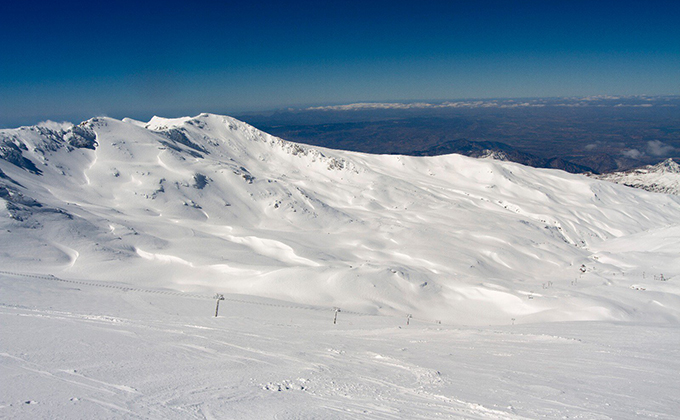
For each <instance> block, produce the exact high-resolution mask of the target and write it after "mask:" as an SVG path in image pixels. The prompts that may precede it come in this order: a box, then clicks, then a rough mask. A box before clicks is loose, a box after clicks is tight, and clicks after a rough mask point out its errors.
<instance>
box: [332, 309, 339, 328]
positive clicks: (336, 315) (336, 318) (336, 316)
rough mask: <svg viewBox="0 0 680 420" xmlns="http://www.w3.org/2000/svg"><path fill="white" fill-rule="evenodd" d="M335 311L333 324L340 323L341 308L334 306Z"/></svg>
mask: <svg viewBox="0 0 680 420" xmlns="http://www.w3.org/2000/svg"><path fill="white" fill-rule="evenodd" d="M333 310H334V311H335V314H334V315H333V325H335V324H337V323H338V312H340V308H333Z"/></svg>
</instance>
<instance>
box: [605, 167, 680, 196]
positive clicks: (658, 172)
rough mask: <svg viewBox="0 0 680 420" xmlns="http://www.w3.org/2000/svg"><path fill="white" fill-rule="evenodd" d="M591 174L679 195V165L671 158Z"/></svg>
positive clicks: (610, 180) (629, 184) (619, 182)
mask: <svg viewBox="0 0 680 420" xmlns="http://www.w3.org/2000/svg"><path fill="white" fill-rule="evenodd" d="M592 176H593V178H597V179H602V180H605V181H609V182H615V183H617V184H623V185H626V186H629V187H633V188H640V189H643V190H646V191H652V192H658V193H664V194H674V195H680V165H678V163H677V162H675V161H674V160H673V159H666V160H665V161H663V162H660V163H658V164H656V165H647V166H645V167H642V168H638V169H633V170H630V171H624V172H612V173H608V174H602V175H592Z"/></svg>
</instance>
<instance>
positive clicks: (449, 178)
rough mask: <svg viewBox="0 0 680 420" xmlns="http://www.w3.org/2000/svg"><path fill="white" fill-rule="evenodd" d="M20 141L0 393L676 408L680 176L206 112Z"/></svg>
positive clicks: (402, 408)
mask: <svg viewBox="0 0 680 420" xmlns="http://www.w3.org/2000/svg"><path fill="white" fill-rule="evenodd" d="M0 142H1V143H2V144H0V157H2V159H0V170H2V172H0V184H1V186H2V189H1V190H0V192H2V195H0V200H1V201H2V203H3V204H4V205H5V208H6V210H5V211H4V212H3V214H2V217H0V224H1V226H0V232H1V234H2V242H0V270H1V271H2V272H3V273H2V274H0V292H1V294H0V305H1V306H0V313H1V320H2V323H1V325H2V327H1V328H2V337H3V338H2V350H0V353H1V354H0V363H1V364H0V368H1V369H2V372H3V374H2V382H3V383H5V384H8V383H9V384H12V386H10V387H7V386H4V388H3V390H2V391H1V393H0V396H1V399H0V407H2V408H0V416H7V417H24V418H53V417H65V418H106V417H129V418H137V417H142V418H147V417H150V418H272V417H273V418H353V417H365V418H437V417H441V418H540V417H548V418H563V417H565V418H566V417H569V418H579V416H581V417H580V418H636V417H642V418H644V417H649V418H673V416H675V415H676V414H677V409H678V407H679V406H680V400H678V398H677V397H676V395H680V392H678V391H680V390H678V385H677V380H676V379H677V375H678V373H679V372H680V369H678V367H679V366H678V362H677V360H680V359H678V357H677V356H678V350H677V349H678V348H680V346H678V344H680V343H678V341H679V339H678V337H679V336H680V334H678V333H679V332H680V330H679V329H678V320H679V319H680V297H679V294H680V287H679V286H678V280H679V279H680V277H678V271H679V270H680V264H679V263H680V258H679V257H678V256H679V255H680V199H679V198H678V197H675V196H670V195H664V194H652V193H647V192H644V191H639V190H634V189H630V188H627V187H623V186H619V185H615V184H610V183H606V182H603V181H598V180H594V179H589V178H586V177H584V176H579V175H571V174H567V173H564V172H560V171H555V170H538V169H533V168H528V167H523V166H520V165H517V164H513V163H507V162H498V161H493V160H486V159H484V160H475V159H471V158H466V157H462V156H458V155H450V156H439V157H431V158H422V157H405V156H377V155H365V154H357V153H350V152H340V151H332V150H327V149H319V148H310V147H307V146H302V145H298V144H294V143H289V142H285V141H283V140H281V139H278V138H275V137H272V136H269V135H267V134H265V133H262V132H260V131H258V130H256V129H255V128H253V127H250V126H248V125H247V124H244V123H242V122H240V121H237V120H234V119H231V118H228V117H223V116H217V115H210V114H202V115H200V116H198V117H195V118H180V119H173V120H168V119H162V118H157V117H156V118H154V119H152V120H151V121H150V122H149V123H148V124H147V123H143V122H138V121H133V120H123V121H117V120H114V119H110V118H96V119H92V120H89V121H87V122H85V123H83V124H81V125H80V126H76V127H73V126H69V125H57V124H45V125H42V126H39V127H26V128H22V129H17V130H0ZM35 273H37V274H44V275H45V274H47V275H53V276H56V277H55V278H52V277H49V276H46V277H45V276H39V277H26V276H21V275H19V274H35ZM60 280H67V281H60ZM105 286H108V287H105ZM160 292H164V293H160ZM216 292H219V293H225V294H226V297H228V298H229V299H227V301H224V302H223V303H222V309H221V316H220V317H218V318H211V316H212V315H213V313H212V312H213V311H214V303H215V301H213V300H211V299H209V297H210V296H212V295H214V294H215V293H216ZM201 296H203V297H205V298H203V299H201V298H200V297H201ZM239 296H240V297H239ZM230 299H231V300H230ZM272 299H276V300H272ZM262 303H269V304H270V305H262ZM272 305H274V306H272ZM293 307H296V308H297V309H295V308H293ZM333 307H340V308H341V311H342V312H340V313H339V314H338V315H339V320H340V322H339V323H338V324H337V325H333V324H332V318H333V310H332V308H333ZM408 314H411V315H412V316H413V319H412V320H411V321H410V324H411V325H409V326H408V327H407V326H406V319H407V318H406V317H407V315H408ZM553 321H559V322H553ZM573 321H589V322H573ZM439 322H441V323H439ZM513 324H514V325H513ZM473 325H474V326H480V327H479V329H476V328H472V327H470V326H473ZM489 325H493V326H491V327H490V326H489ZM482 326H484V327H482ZM400 327H401V328H400ZM30 402H32V403H30Z"/></svg>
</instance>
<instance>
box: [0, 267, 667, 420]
mask: <svg viewBox="0 0 680 420" xmlns="http://www.w3.org/2000/svg"><path fill="white" fill-rule="evenodd" d="M108 285H110V282H101V283H99V284H98V285H97V284H96V283H94V282H91V283H90V284H82V283H70V282H59V281H53V280H49V279H43V278H34V277H23V276H9V275H5V274H1V273H0V290H2V293H1V294H0V328H1V329H2V334H1V335H0V340H1V342H2V348H1V349H0V381H1V383H2V386H1V387H0V417H2V418H12V419H31V420H33V419H56V418H66V419H76V420H77V419H428V420H429V419H487V420H488V419H503V420H508V419H509V420H519V419H543V418H545V419H565V418H569V419H616V420H626V419H664V420H670V419H675V418H677V408H678V406H679V405H680V398H679V397H678V396H680V384H679V383H678V381H677V373H678V371H680V357H678V356H680V354H679V353H680V334H678V328H677V325H668V324H665V325H664V324H658V323H656V324H649V323H630V322H628V323H613V322H576V323H574V322H563V323H535V324H521V325H505V326H495V327H488V326H487V327H476V328H469V327H459V326H451V325H446V324H441V325H439V324H434V323H425V322H422V321H418V320H411V323H410V325H409V326H406V323H405V320H406V318H405V317H401V316H400V317H398V318H395V317H388V316H361V315H356V314H348V313H343V312H341V313H340V314H339V316H338V323H337V325H333V323H332V317H333V312H332V311H330V310H326V311H320V310H314V309H313V308H311V309H305V308H302V307H299V306H298V307H295V305H291V304H289V303H286V302H278V301H271V300H267V299H262V298H260V299H257V298H247V299H244V298H243V297H241V296H230V295H227V296H226V297H227V299H228V300H226V301H224V302H223V303H222V304H221V305H220V316H219V317H218V318H214V317H213V311H214V301H213V300H210V299H200V298H197V297H192V296H184V297H182V296H181V295H177V294H172V293H170V292H164V291H162V290H158V291H156V292H154V293H152V292H151V291H146V292H145V291H141V290H132V289H126V290H121V289H115V288H110V287H104V286H108ZM246 301H249V302H251V303H246Z"/></svg>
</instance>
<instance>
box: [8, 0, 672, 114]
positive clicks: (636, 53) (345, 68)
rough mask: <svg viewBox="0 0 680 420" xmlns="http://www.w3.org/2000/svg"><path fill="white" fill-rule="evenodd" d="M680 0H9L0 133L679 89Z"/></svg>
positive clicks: (663, 92)
mask: <svg viewBox="0 0 680 420" xmlns="http://www.w3.org/2000/svg"><path fill="white" fill-rule="evenodd" d="M5 3H11V4H5ZM192 3H193V4H192ZM679 3H680V2H676V1H653V0H648V1H596V0H591V1H572V0H570V1H510V0H508V1H485V0H466V1H455V0H452V1H425V0H421V1H415V0H412V1H408V2H407V1H399V0H393V1H373V2H370V1H344V2H343V1H336V2H323V1H308V2H307V1H288V2H287V1H277V2H273V1H271V2H257V1H250V2H248V1H242V2H228V1H227V2H172V1H166V2H143V1H137V2H131V1H110V2H107V3H106V4H103V5H102V4H98V3H97V2H91V3H89V2H88V3H86V2H70V1H68V0H65V1H63V2H49V3H47V2H46V3H43V2H40V1H37V2H31V3H24V2H18V1H17V2H14V1H13V2H3V4H1V5H0V19H1V22H2V24H0V37H1V38H0V39H1V41H2V42H1V43H0V127H13V126H17V125H20V124H32V123H35V122H38V121H40V120H45V119H52V120H63V119H66V120H72V121H76V122H77V121H80V120H82V119H86V118H89V117H92V116H95V115H109V116H113V117H117V118H120V117H124V116H130V117H133V118H139V119H148V118H149V117H150V116H152V115H154V114H158V115H163V116H179V115H188V114H196V113H199V112H218V113H232V114H234V113H239V112H244V111H250V110H261V109H274V108H285V107H297V106H303V105H321V104H338V103H351V102H360V101H401V100H446V99H460V98H490V97H540V96H582V95H596V94H621V95H630V94H648V95H677V94H680V24H679V23H678V22H680V4H679Z"/></svg>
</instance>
